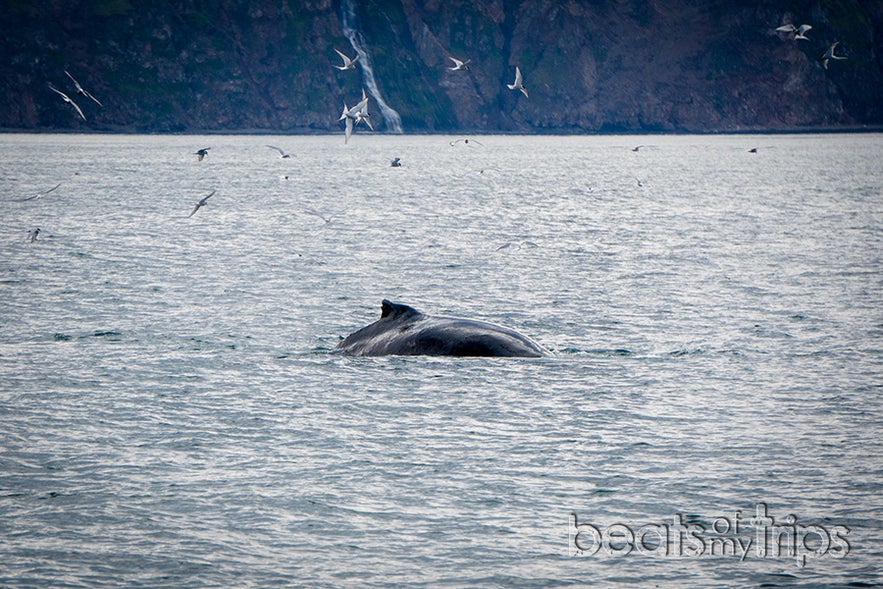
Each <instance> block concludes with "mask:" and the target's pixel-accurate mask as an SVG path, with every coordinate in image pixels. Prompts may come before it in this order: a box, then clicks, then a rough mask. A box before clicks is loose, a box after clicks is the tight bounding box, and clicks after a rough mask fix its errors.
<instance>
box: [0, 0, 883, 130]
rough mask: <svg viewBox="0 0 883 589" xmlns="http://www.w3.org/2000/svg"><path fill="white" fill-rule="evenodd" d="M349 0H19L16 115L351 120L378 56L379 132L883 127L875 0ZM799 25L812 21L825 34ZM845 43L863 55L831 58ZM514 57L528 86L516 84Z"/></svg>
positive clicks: (107, 122)
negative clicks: (392, 123)
mask: <svg viewBox="0 0 883 589" xmlns="http://www.w3.org/2000/svg"><path fill="white" fill-rule="evenodd" d="M342 1H343V5H341V3H340V2H337V1H331V0H313V1H310V0H275V1H274V2H269V1H264V2H257V3H246V2H232V1H224V0H201V1H198V2H197V1H195V0H154V1H153V2H150V3H136V2H133V1H131V0H80V1H77V0H54V1H52V0H50V1H48V2H45V3H31V2H30V1H29V0H3V1H2V2H0V5H2V10H0V14H2V16H0V22H2V26H3V30H4V32H5V38H4V39H3V40H2V41H0V100H2V108H0V127H3V128H7V129H26V130H94V131H131V132H197V131H267V132H280V133H307V132H336V131H338V130H340V129H341V126H342V123H339V122H338V117H339V115H340V111H341V109H342V107H343V104H344V102H346V103H347V104H349V105H350V106H352V105H353V104H354V103H355V102H357V101H358V100H359V98H360V97H361V92H362V88H365V87H367V80H366V75H367V74H368V73H369V72H367V71H366V70H365V69H364V68H365V65H368V66H370V70H371V71H370V73H371V74H373V80H374V82H375V86H376V88H371V90H370V94H372V95H373V96H372V98H374V99H373V100H372V101H371V113H372V119H373V120H374V122H375V127H376V128H378V130H379V131H383V130H384V129H386V130H389V129H388V128H387V127H388V125H385V124H384V120H383V119H384V116H383V114H384V111H383V110H382V109H379V108H377V106H376V105H377V104H378V102H377V100H376V98H378V97H379V98H382V99H383V100H384V101H385V103H386V104H387V105H388V107H389V109H393V110H394V111H396V112H397V113H398V114H399V115H400V117H401V122H402V128H403V130H404V131H405V132H411V133H420V132H489V133H490V132H522V133H584V132H719V131H747V130H801V129H807V130H808V129H815V128H828V129H830V128H855V127H862V126H866V125H872V126H879V125H883V61H881V59H883V58H881V55H883V47H881V44H883V34H881V31H883V4H881V3H880V2H878V1H876V0H811V1H810V0H801V1H791V2H787V1H786V2H778V1H772V0H770V1H766V0H755V1H744V2H722V1H714V2H704V3H695V2H693V1H692V0H667V1H665V0H599V1H595V2H579V1H576V0H570V1H566V0H565V1H560V0H483V1H481V2H472V1H466V0H453V1H446V2H442V1H441V0H427V1H418V0H389V1H382V0H358V1H357V0H342ZM347 9H351V11H352V16H354V18H351V19H347V18H344V14H345V12H346V11H347ZM783 22H793V23H795V24H801V23H809V24H811V25H812V26H813V28H812V30H811V31H810V32H809V33H808V34H807V36H809V37H810V40H808V41H803V40H793V39H790V38H789V37H788V36H787V35H785V34H782V33H778V32H776V31H775V28H776V27H777V26H779V25H781V24H782V23H783ZM351 39H352V40H355V44H356V45H358V46H359V49H360V50H363V51H364V54H365V59H362V60H360V65H361V66H362V67H361V68H360V69H357V70H350V71H338V70H337V69H334V68H333V67H332V65H337V64H339V62H340V59H339V58H338V56H337V55H336V54H335V53H334V48H338V49H340V50H341V51H343V52H344V53H347V54H349V55H350V56H352V55H354V54H355V49H354V45H353V43H352V42H351ZM835 41H838V42H839V45H838V48H837V54H838V55H843V56H846V57H847V59H846V60H835V61H832V62H831V63H830V64H829V67H828V68H827V69H826V68H824V67H823V66H822V63H821V61H820V60H819V57H820V56H821V55H822V54H823V53H824V51H825V49H826V48H827V47H828V46H829V45H830V44H831V43H833V42H835ZM448 56H455V57H458V58H460V59H471V60H472V63H471V65H470V69H469V70H468V71H450V69H449V67H450V66H451V65H452V62H450V60H449V59H448ZM515 66H519V67H520V69H521V71H522V72H523V73H524V83H525V86H526V87H527V89H528V91H529V93H530V97H529V98H526V97H524V96H523V95H521V93H519V92H514V91H511V90H509V89H508V88H506V84H507V83H512V80H513V79H514V75H515ZM65 70H67V71H68V72H70V73H71V74H72V75H73V76H74V77H75V78H76V79H77V80H78V81H79V82H80V83H81V84H82V86H83V87H84V88H86V89H87V90H88V91H89V92H91V93H92V94H94V95H95V96H96V97H97V98H99V99H100V100H101V102H102V103H103V106H99V105H98V104H96V103H94V102H92V101H91V100H89V99H88V98H87V97H85V96H83V95H77V94H76V88H75V86H74V85H73V82H72V80H70V79H69V78H68V77H67V75H65V73H64V72H65ZM48 83H52V84H53V85H55V86H56V87H58V88H59V89H60V90H62V91H64V92H65V93H67V94H68V95H69V96H70V97H71V98H72V99H74V100H75V101H76V102H77V103H78V104H79V105H80V107H81V108H82V109H83V111H84V114H85V117H86V119H87V120H85V121H84V120H83V119H82V118H80V117H79V116H78V115H77V114H76V112H75V111H74V110H73V109H72V108H71V107H70V106H69V105H67V104H65V103H64V102H63V101H62V99H61V97H60V96H59V95H57V94H55V93H54V92H52V91H51V90H50V89H49V88H48V86H47V84H48ZM386 113H387V115H388V116H387V118H389V117H390V116H391V115H390V114H389V113H390V111H389V110H387V111H386Z"/></svg>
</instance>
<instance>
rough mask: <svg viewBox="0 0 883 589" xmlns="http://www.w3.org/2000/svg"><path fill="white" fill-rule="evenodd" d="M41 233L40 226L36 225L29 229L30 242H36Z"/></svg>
mask: <svg viewBox="0 0 883 589" xmlns="http://www.w3.org/2000/svg"><path fill="white" fill-rule="evenodd" d="M38 235H40V228H39V227H34V228H33V229H31V230H29V231H28V242H30V243H34V242H35V241H37V236H38Z"/></svg>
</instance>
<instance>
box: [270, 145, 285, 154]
mask: <svg viewBox="0 0 883 589" xmlns="http://www.w3.org/2000/svg"><path fill="white" fill-rule="evenodd" d="M267 147H269V148H270V149H275V150H276V151H278V152H279V155H285V151H283V150H282V149H281V148H279V147H276V146H275V145H268V146H267Z"/></svg>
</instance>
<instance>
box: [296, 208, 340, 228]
mask: <svg viewBox="0 0 883 589" xmlns="http://www.w3.org/2000/svg"><path fill="white" fill-rule="evenodd" d="M303 212H305V213H306V214H308V215H313V216H314V217H319V218H320V219H322V220H323V221H325V224H326V225H328V224H329V223H331V219H333V218H334V216H333V215H323V214H322V213H320V212H319V211H317V210H315V209H303Z"/></svg>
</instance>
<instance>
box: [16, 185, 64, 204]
mask: <svg viewBox="0 0 883 589" xmlns="http://www.w3.org/2000/svg"><path fill="white" fill-rule="evenodd" d="M59 186H61V182H59V183H58V184H56V185H55V186H53V187H52V188H50V189H49V190H44V191H43V192H38V193H37V194H34V195H33V196H26V197H25V198H17V199H15V202H25V201H28V200H34V199H37V198H42V197H44V196H46V195H47V194H49V193H50V192H52V191H53V190H55V189H56V188H58V187H59Z"/></svg>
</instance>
